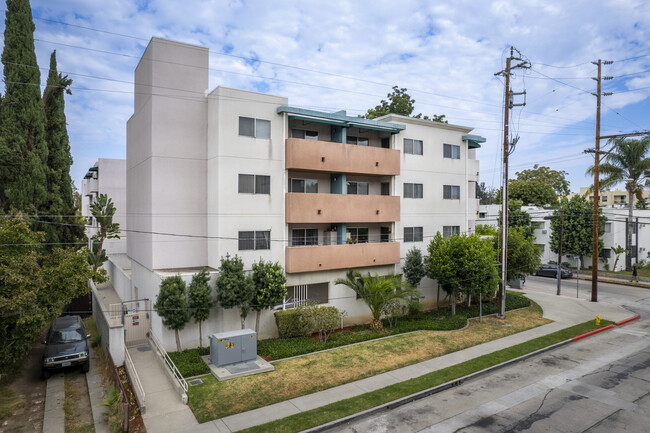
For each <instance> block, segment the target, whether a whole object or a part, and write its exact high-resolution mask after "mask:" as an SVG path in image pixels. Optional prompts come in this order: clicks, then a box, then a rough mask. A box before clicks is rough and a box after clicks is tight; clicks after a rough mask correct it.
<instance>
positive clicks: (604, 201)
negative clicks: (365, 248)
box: [568, 186, 650, 207]
mask: <svg viewBox="0 0 650 433" xmlns="http://www.w3.org/2000/svg"><path fill="white" fill-rule="evenodd" d="M578 194H579V195H582V196H584V197H587V199H588V200H589V201H594V193H593V191H592V190H591V188H588V187H584V186H583V187H580V192H579V193H578ZM574 195H575V194H569V196H568V197H569V198H571V197H572V196H574ZM629 196H630V195H629V193H628V192H627V191H623V190H620V189H617V190H614V191H602V190H601V191H599V192H598V203H599V205H600V206H608V207H627V205H628V204H629V203H630V197H629ZM648 197H650V190H646V191H643V198H645V199H646V200H647V199H648ZM634 202H635V203H636V197H635V198H634Z"/></svg>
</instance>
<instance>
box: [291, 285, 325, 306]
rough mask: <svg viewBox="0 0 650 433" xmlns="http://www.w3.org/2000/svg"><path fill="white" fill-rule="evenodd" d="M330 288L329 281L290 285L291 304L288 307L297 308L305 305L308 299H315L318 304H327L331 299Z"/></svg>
mask: <svg viewBox="0 0 650 433" xmlns="http://www.w3.org/2000/svg"><path fill="white" fill-rule="evenodd" d="M328 289H329V283H316V284H304V285H300V286H288V287H287V301H289V305H288V306H287V307H288V308H295V307H297V306H300V305H305V302H306V301H315V302H316V303H318V304H326V303H327V301H329V296H328ZM292 301H293V302H292Z"/></svg>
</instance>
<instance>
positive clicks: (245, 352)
mask: <svg viewBox="0 0 650 433" xmlns="http://www.w3.org/2000/svg"><path fill="white" fill-rule="evenodd" d="M208 338H209V339H210V362H212V364H214V365H216V366H217V367H221V366H224V365H228V364H235V363H237V362H246V361H253V360H255V359H256V358H257V333H256V332H255V331H253V330H252V329H240V330H238V331H229V332H220V333H218V334H212V335H210V336H209V337H208Z"/></svg>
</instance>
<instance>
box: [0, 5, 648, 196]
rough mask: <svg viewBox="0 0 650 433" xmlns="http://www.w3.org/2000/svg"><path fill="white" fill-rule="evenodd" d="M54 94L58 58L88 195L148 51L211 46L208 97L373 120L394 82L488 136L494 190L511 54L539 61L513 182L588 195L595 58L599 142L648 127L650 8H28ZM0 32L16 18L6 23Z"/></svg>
mask: <svg viewBox="0 0 650 433" xmlns="http://www.w3.org/2000/svg"><path fill="white" fill-rule="evenodd" d="M31 4H32V9H33V15H34V23H35V26H36V31H35V34H34V37H35V39H36V42H35V43H36V49H37V56H38V63H39V66H40V67H41V68H42V69H41V78H42V81H43V84H44V83H45V80H46V78H47V70H46V68H47V66H48V65H49V55H50V53H51V52H52V50H56V51H57V58H58V67H59V70H60V71H61V72H63V73H64V74H68V75H69V76H70V78H72V79H73V85H72V95H69V96H66V98H67V99H66V114H67V118H68V132H69V134H70V140H71V147H72V156H73V158H74V165H73V167H72V177H73V180H74V181H75V183H76V184H77V185H78V186H79V185H80V180H81V179H82V178H83V175H84V174H85V172H86V170H87V169H88V167H90V166H92V165H93V164H94V162H95V161H96V160H97V158H100V157H104V158H124V157H125V155H126V121H127V120H128V118H129V117H130V116H131V114H132V113H133V72H134V69H135V66H136V64H137V62H138V60H139V58H140V56H141V55H142V53H143V51H144V48H145V47H146V45H147V43H148V41H149V39H150V38H151V37H152V36H159V37H164V38H169V39H174V40H179V41H183V42H189V43H196V44H200V45H204V46H207V47H209V48H210V89H212V88H214V87H216V86H218V85H223V86H228V87H235V88H242V89H250V90H257V91H263V92H267V93H271V94H276V95H281V96H286V97H288V98H289V103H290V104H291V105H294V106H301V107H306V108H312V109H318V110H325V111H327V110H332V111H335V110H341V109H345V110H347V111H348V113H349V114H353V115H356V114H362V113H364V112H365V111H366V110H367V109H368V108H370V107H374V106H375V105H376V104H377V103H379V101H380V100H381V99H382V98H385V97H386V94H387V93H388V92H390V90H391V87H392V86H393V85H398V86H400V87H406V88H407V89H408V90H409V93H410V94H411V96H412V97H413V98H414V99H415V100H416V104H415V105H416V108H415V112H416V113H417V112H422V113H423V114H429V115H430V114H434V113H435V114H445V115H446V116H447V118H448V120H449V122H450V123H454V124H460V125H466V126H471V127H474V128H475V130H474V133H475V134H479V135H482V136H484V137H486V138H487V143H485V144H484V146H483V147H482V149H480V151H479V153H478V158H479V159H480V161H481V181H484V182H486V183H487V184H488V185H494V186H498V184H499V182H500V179H499V176H500V174H499V169H500V168H499V167H500V164H499V154H500V145H501V143H502V140H503V138H502V116H503V110H502V108H501V107H502V101H503V81H502V79H501V78H498V77H495V76H494V73H496V72H498V71H501V70H502V69H503V68H504V67H505V58H506V57H507V54H508V53H509V47H510V45H514V46H515V47H516V48H517V49H519V51H521V53H522V54H523V55H524V56H525V57H526V58H527V59H528V60H529V61H530V62H531V64H532V68H531V69H530V70H528V71H525V72H524V71H517V73H516V74H515V75H514V76H513V79H512V87H513V90H514V91H515V92H516V91H523V90H524V89H525V90H526V92H527V105H526V107H523V108H520V107H519V108H516V109H515V110H514V111H513V116H512V123H511V128H512V129H513V130H514V131H515V132H516V133H518V135H519V136H520V140H519V144H518V145H517V148H516V150H515V152H514V153H513V154H512V156H511V173H512V174H513V175H514V173H515V172H516V171H520V170H523V169H526V168H531V167H532V166H533V164H536V163H538V164H542V165H547V166H550V167H551V168H553V169H556V170H565V171H567V172H568V173H569V176H568V178H569V180H570V181H571V189H572V190H573V191H577V190H578V189H579V187H580V186H588V185H590V184H591V182H590V180H589V179H588V178H587V177H585V175H584V173H585V170H586V168H587V167H588V166H589V165H590V164H592V163H593V157H591V156H589V155H585V154H583V153H582V151H583V150H584V149H587V148H593V146H594V133H595V114H596V101H595V97H594V96H592V95H591V92H594V91H595V81H593V80H592V79H591V77H595V76H596V67H595V66H594V65H593V64H592V63H591V62H592V61H595V60H597V59H603V60H613V61H614V63H613V64H612V65H608V66H605V67H603V75H611V76H613V77H614V79H613V80H611V81H607V82H605V84H604V91H607V92H613V93H614V94H613V95H612V96H608V97H606V98H604V99H603V102H604V105H603V117H602V133H603V135H605V134H610V133H619V132H633V131H638V130H646V129H650V119H649V116H648V113H650V34H649V32H650V31H649V30H648V26H647V23H648V22H650V2H646V1H643V0H639V1H636V0H629V1H628V0H613V1H597V0H596V1H594V0H592V1H570V2H567V1H553V0H546V1H534V0H518V1H509V0H501V1H491V2H490V1H478V0H477V1H462V0H461V1H454V2H438V1H409V0H402V1H400V2H399V3H396V2H394V1H353V2H352V1H336V0H330V1H327V2H323V1H309V0H302V1H265V0H258V1H237V0H231V1H228V0H223V1H219V0H216V1H208V0H185V1H183V2H175V1H169V0H168V1H158V0H149V1H147V0H139V1H134V0H107V1H103V2H98V1H92V0H66V1H52V0H32V2H31ZM0 26H2V30H3V31H4V20H2V23H0Z"/></svg>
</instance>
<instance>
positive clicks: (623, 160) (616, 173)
mask: <svg viewBox="0 0 650 433" xmlns="http://www.w3.org/2000/svg"><path fill="white" fill-rule="evenodd" d="M609 143H610V144H613V147H612V150H611V151H610V152H608V153H607V155H606V156H605V160H604V162H603V163H602V164H600V176H601V177H600V187H601V188H603V189H607V188H611V187H613V186H615V185H617V184H619V183H621V182H624V183H625V190H626V191H627V194H628V197H629V200H628V203H629V206H628V218H629V221H630V224H631V223H632V220H633V218H634V206H633V205H634V198H635V197H636V198H637V199H642V198H643V188H644V187H646V188H647V187H650V157H648V152H650V135H647V136H645V137H644V138H642V139H641V140H633V139H627V138H614V139H610V140H609ZM587 174H589V175H591V176H593V175H594V167H593V166H591V167H589V168H588V169H587ZM627 245H632V230H631V229H630V230H628V234H627ZM626 262H627V263H626V266H625V267H626V269H629V268H630V267H631V266H632V261H631V257H630V256H629V255H628V256H627V260H626Z"/></svg>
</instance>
